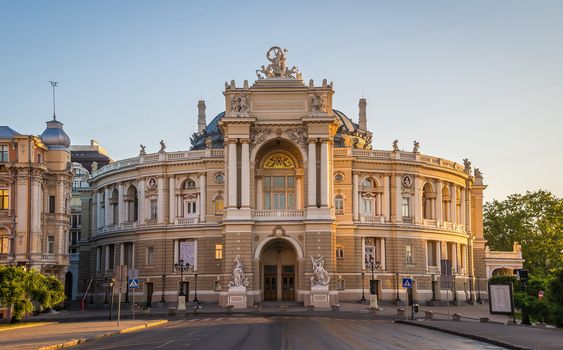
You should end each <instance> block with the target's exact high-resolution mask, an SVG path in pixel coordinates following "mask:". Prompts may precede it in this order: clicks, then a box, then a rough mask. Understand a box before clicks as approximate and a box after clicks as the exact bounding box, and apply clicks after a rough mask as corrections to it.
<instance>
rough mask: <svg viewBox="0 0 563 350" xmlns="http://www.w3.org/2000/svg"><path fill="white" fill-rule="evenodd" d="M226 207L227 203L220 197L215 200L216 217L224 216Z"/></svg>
mask: <svg viewBox="0 0 563 350" xmlns="http://www.w3.org/2000/svg"><path fill="white" fill-rule="evenodd" d="M224 207H225V202H224V201H223V197H222V196H219V197H217V198H216V199H215V215H223V209H224Z"/></svg>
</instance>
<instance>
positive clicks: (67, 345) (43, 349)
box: [38, 320, 168, 350]
mask: <svg viewBox="0 0 563 350" xmlns="http://www.w3.org/2000/svg"><path fill="white" fill-rule="evenodd" d="M167 322H168V320H160V321H156V322H151V323H145V324H141V325H138V326H134V327H129V328H124V329H120V330H119V331H114V332H108V333H103V334H97V335H95V336H94V337H93V338H80V339H72V340H69V341H65V342H62V343H58V344H52V345H47V346H42V347H40V348H39V349H38V350H58V349H65V348H70V347H73V346H76V345H79V344H84V343H86V342H90V341H93V340H98V339H103V338H107V337H112V336H114V335H118V334H123V333H129V332H133V331H137V330H140V329H144V328H151V327H155V326H160V325H162V324H165V323H167Z"/></svg>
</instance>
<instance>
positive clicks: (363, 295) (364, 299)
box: [358, 270, 367, 304]
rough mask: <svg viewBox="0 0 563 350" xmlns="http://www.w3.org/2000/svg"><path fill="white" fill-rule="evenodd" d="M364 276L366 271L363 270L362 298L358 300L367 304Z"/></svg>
mask: <svg viewBox="0 0 563 350" xmlns="http://www.w3.org/2000/svg"><path fill="white" fill-rule="evenodd" d="M364 276H365V272H364V270H362V298H361V299H360V300H359V301H358V302H359V303H362V304H365V303H366V302H367V299H366V295H365V293H364Z"/></svg>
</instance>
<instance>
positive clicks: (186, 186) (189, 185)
mask: <svg viewBox="0 0 563 350" xmlns="http://www.w3.org/2000/svg"><path fill="white" fill-rule="evenodd" d="M194 188H196V184H195V181H194V180H192V179H187V180H186V181H184V183H183V185H182V189H183V190H190V189H194Z"/></svg>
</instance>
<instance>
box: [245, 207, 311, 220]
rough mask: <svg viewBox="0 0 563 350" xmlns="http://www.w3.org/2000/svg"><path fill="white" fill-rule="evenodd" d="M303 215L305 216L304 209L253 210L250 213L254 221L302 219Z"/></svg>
mask: <svg viewBox="0 0 563 350" xmlns="http://www.w3.org/2000/svg"><path fill="white" fill-rule="evenodd" d="M305 216H306V210H305V209H287V210H255V211H254V212H253V213H252V218H253V219H254V220H255V221H270V220H276V221H277V220H283V221H285V220H304V219H305Z"/></svg>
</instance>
